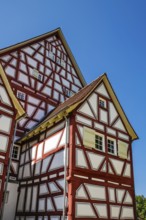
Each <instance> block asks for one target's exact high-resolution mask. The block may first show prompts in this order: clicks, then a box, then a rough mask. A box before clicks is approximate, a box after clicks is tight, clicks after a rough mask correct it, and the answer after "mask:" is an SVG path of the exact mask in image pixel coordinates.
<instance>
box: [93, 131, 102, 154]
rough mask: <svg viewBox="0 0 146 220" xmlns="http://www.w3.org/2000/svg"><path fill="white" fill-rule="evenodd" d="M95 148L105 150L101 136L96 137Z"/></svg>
mask: <svg viewBox="0 0 146 220" xmlns="http://www.w3.org/2000/svg"><path fill="white" fill-rule="evenodd" d="M95 148H96V149H98V150H101V151H102V150H103V138H102V137H101V136H99V135H97V134H96V135H95Z"/></svg>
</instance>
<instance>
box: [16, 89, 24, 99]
mask: <svg viewBox="0 0 146 220" xmlns="http://www.w3.org/2000/svg"><path fill="white" fill-rule="evenodd" d="M25 97H26V94H25V93H23V92H20V91H17V98H18V99H21V100H25Z"/></svg>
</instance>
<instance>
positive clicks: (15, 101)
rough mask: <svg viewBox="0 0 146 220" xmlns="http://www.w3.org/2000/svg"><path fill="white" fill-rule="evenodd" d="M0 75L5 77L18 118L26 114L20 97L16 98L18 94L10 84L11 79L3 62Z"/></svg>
mask: <svg viewBox="0 0 146 220" xmlns="http://www.w3.org/2000/svg"><path fill="white" fill-rule="evenodd" d="M0 76H1V77H2V79H3V82H4V84H5V88H6V89H7V92H8V94H9V96H10V98H11V100H12V103H13V105H14V107H15V109H16V110H17V115H16V119H17V120H18V119H20V118H22V117H24V116H25V111H24V109H23V108H22V106H21V105H20V103H19V101H18V99H17V98H16V96H15V95H14V93H13V90H12V88H11V86H10V84H9V81H8V79H7V76H6V74H5V72H4V70H3V68H2V66H1V64H0Z"/></svg>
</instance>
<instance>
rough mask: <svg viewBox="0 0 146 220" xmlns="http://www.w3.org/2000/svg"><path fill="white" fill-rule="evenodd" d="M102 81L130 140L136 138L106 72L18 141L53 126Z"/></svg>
mask: <svg viewBox="0 0 146 220" xmlns="http://www.w3.org/2000/svg"><path fill="white" fill-rule="evenodd" d="M102 81H103V82H104V84H105V86H106V88H107V91H108V92H109V94H110V96H111V98H112V101H113V103H114V105H115V107H116V108H117V111H118V113H119V115H120V116H121V118H122V121H123V123H124V125H125V127H126V129H127V131H128V133H129V135H130V136H131V139H132V140H135V139H137V138H138V136H137V134H136V133H135V131H134V129H133V127H132V126H131V124H130V122H129V120H128V119H127V117H126V115H125V113H124V111H123V109H122V107H121V105H120V103H119V101H118V99H117V97H116V95H115V93H114V91H113V88H112V86H111V84H110V82H109V80H108V78H107V75H106V74H103V75H101V76H100V77H99V78H97V79H96V80H94V81H93V82H92V83H91V84H89V85H87V86H85V87H84V88H82V89H81V90H80V91H79V92H78V93H76V94H75V95H73V96H72V97H70V98H69V99H67V100H66V101H65V102H63V103H61V104H60V105H59V106H58V107H57V108H56V109H55V110H54V111H53V112H52V113H50V114H49V115H48V116H47V117H46V118H45V119H44V120H43V121H42V122H40V124H38V125H37V126H36V127H35V128H34V129H32V130H31V131H30V132H28V133H27V134H26V135H25V136H24V137H22V138H21V139H20V140H19V141H18V142H22V141H24V140H26V139H28V138H30V137H32V136H34V135H36V134H38V133H39V132H42V131H43V130H45V129H46V128H47V127H51V126H53V124H54V123H56V122H58V121H60V120H62V119H63V118H64V117H67V116H68V115H69V113H71V112H72V111H73V110H74V109H75V108H77V106H78V105H79V104H80V103H82V102H84V100H85V99H87V97H88V96H89V95H90V94H91V93H92V92H93V91H94V89H95V88H96V87H97V86H98V85H99V84H100V83H101V82H102Z"/></svg>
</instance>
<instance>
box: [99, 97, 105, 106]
mask: <svg viewBox="0 0 146 220" xmlns="http://www.w3.org/2000/svg"><path fill="white" fill-rule="evenodd" d="M99 106H100V107H102V108H106V101H105V100H104V99H101V98H100V99H99Z"/></svg>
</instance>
